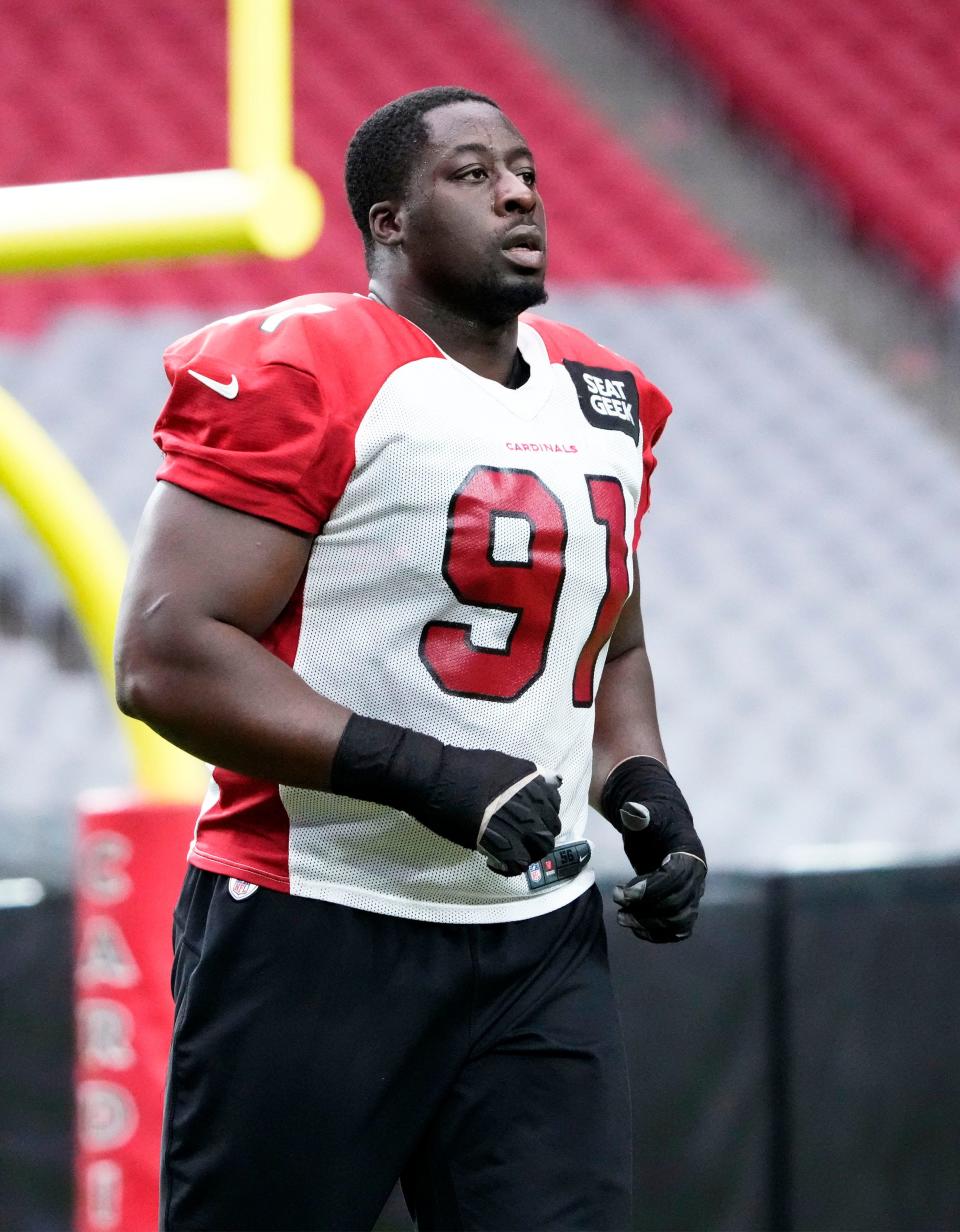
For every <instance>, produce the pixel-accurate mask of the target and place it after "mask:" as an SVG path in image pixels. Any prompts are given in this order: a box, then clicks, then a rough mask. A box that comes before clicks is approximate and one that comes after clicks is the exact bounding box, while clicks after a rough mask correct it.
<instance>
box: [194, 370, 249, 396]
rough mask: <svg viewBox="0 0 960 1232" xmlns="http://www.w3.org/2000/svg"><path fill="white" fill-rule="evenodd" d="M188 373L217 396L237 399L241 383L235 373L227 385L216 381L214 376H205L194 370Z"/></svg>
mask: <svg viewBox="0 0 960 1232" xmlns="http://www.w3.org/2000/svg"><path fill="white" fill-rule="evenodd" d="M187 371H188V372H189V373H190V375H191V376H195V377H196V378H197V380H198V381H199V382H200V383H201V385H206V386H207V388H208V389H212V390H213V392H214V393H215V394H222V395H223V396H224V397H225V398H235V397H236V396H237V394H238V393H239V392H240V382H239V381H238V380H237V374H236V373H235V372H233V373H231V375H230V380H229V382H228V383H227V384H226V385H225V384H224V383H223V381H215V380H214V379H213V377H212V376H204V375H203V373H202V372H194V370H193V369H192V368H188V369H187Z"/></svg>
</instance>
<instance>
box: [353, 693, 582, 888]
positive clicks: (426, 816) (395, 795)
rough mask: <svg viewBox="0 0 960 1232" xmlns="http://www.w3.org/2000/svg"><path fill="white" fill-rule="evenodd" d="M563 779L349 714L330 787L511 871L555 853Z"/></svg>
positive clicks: (498, 755)
mask: <svg viewBox="0 0 960 1232" xmlns="http://www.w3.org/2000/svg"><path fill="white" fill-rule="evenodd" d="M559 786H560V779H559V778H558V777H557V776H550V777H549V778H545V777H544V776H543V775H542V774H541V773H540V771H539V770H538V769H537V767H536V766H535V765H534V763H533V762H532V761H527V760H526V759H524V758H521V757H511V756H509V755H508V754H507V753H498V752H496V751H495V750H493V749H461V748H457V747H456V746H455V745H450V744H443V743H441V742H440V741H439V740H436V739H434V737H433V736H425V735H423V733H421V732H415V731H411V730H410V729H409V728H406V727H398V726H396V725H395V724H393V723H383V722H381V721H380V720H379V719H367V718H364V717H363V716H362V715H358V714H355V715H353V716H351V718H350V720H349V722H348V723H347V726H346V728H345V729H344V732H343V736H342V737H341V740H340V744H339V746H338V748H337V752H336V755H335V757H334V760H333V766H332V768H331V773H330V790H331V791H333V792H336V793H337V795H341V796H352V797H353V798H354V799H355V800H369V801H370V802H371V803H373V804H385V805H387V806H389V807H390V808H396V809H402V810H403V811H404V812H405V813H409V814H410V816H411V817H415V818H416V820H417V821H419V822H422V824H423V825H425V826H426V827H427V829H429V830H432V831H433V832H434V834H439V835H440V836H441V837H443V838H446V839H449V840H450V841H451V842H452V843H457V844H458V845H459V846H461V847H466V848H467V849H468V850H470V851H481V852H482V853H483V854H484V855H485V856H486V857H487V865H488V866H489V867H490V868H491V869H492V870H493V871H494V872H495V873H501V874H502V875H503V876H505V877H516V876H517V875H518V874H520V873H522V872H523V871H524V869H525V868H526V867H527V866H528V865H529V864H532V863H533V862H534V861H535V860H540V859H542V858H543V857H544V856H545V855H549V854H550V852H551V851H553V844H554V840H555V838H556V837H557V835H558V834H559V833H560V792H559V790H558V788H559Z"/></svg>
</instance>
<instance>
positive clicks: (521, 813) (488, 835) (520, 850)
mask: <svg viewBox="0 0 960 1232" xmlns="http://www.w3.org/2000/svg"><path fill="white" fill-rule="evenodd" d="M562 781H563V780H562V779H561V778H560V776H559V775H558V774H552V775H550V776H549V777H547V778H544V776H543V775H542V774H540V773H538V774H537V776H536V778H533V779H531V780H530V781H529V782H527V783H526V784H525V785H524V786H519V787H518V790H517V791H516V792H515V793H514V794H513V795H511V796H510V797H509V798H508V799H507V800H505V801H503V803H501V804H500V805H499V807H498V808H497V809H496V811H495V812H494V813H493V815H492V816H491V817H490V820H489V821H488V822H487V824H486V826H485V827H484V829H483V833H482V834H481V836H480V840H479V843H478V847H479V848H480V850H481V851H482V852H484V854H485V855H486V857H487V867H488V868H490V869H492V870H493V871H494V872H495V873H500V874H502V875H503V876H504V877H516V876H518V875H519V874H520V873H522V872H523V871H524V869H525V868H527V866H528V865H530V864H532V863H533V862H534V861H535V860H542V859H543V857H544V856H547V855H549V854H550V852H551V851H553V844H554V840H555V839H556V837H557V835H558V834H559V833H560V784H561V782H562ZM521 782H522V780H521Z"/></svg>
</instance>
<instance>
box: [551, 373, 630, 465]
mask: <svg viewBox="0 0 960 1232" xmlns="http://www.w3.org/2000/svg"><path fill="white" fill-rule="evenodd" d="M563 366H564V368H566V370H567V371H568V372H569V373H570V379H571V380H572V381H573V384H574V388H575V389H576V391H577V397H578V398H579V399H580V409H581V411H583V414H584V417H585V418H586V420H587V422H588V423H591V424H593V426H594V427H595V428H611V429H612V430H613V431H614V432H625V433H626V434H627V436H629V437H630V439H631V440H632V441H633V443H634V445H639V444H640V396H639V394H638V392H637V381H636V378H635V377H634V375H633V373H632V372H623V371H618V370H617V369H616V368H592V367H591V368H588V367H587V366H586V364H578V363H577V362H576V360H573V359H565V360H564V361H563Z"/></svg>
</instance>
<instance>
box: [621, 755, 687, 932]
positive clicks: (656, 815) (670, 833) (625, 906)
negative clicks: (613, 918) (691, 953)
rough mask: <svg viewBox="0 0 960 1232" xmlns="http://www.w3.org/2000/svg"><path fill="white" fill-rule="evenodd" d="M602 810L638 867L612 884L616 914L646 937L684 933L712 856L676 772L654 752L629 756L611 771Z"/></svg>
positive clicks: (633, 862)
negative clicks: (619, 883) (633, 874)
mask: <svg viewBox="0 0 960 1232" xmlns="http://www.w3.org/2000/svg"><path fill="white" fill-rule="evenodd" d="M600 811H601V812H602V813H603V815H604V817H606V819H607V821H609V822H610V823H611V824H612V825H613V826H615V827H616V828H617V829H618V830H619V831H620V833H621V834H622V835H623V849H624V851H625V852H626V854H627V858H628V859H629V861H630V863H631V864H632V865H633V868H634V871H635V872H636V873H637V874H638V875H637V876H636V877H634V879H633V880H632V881H629V882H627V884H626V885H623V886H617V887H616V889H615V890H614V893H613V901H614V902H615V903H616V904H617V906H618V907H619V909H620V910H619V911H618V912H617V920H618V921H619V923H620V924H622V925H623V926H624V927H625V928H632V929H633V931H634V933H635V934H636V935H637V936H638V937H641V938H643V940H644V941H654V942H663V941H684V940H685V939H686V938H687V937H689V936H690V934H691V932H692V931H693V926H694V924H695V923H696V919H697V915H698V913H699V904H700V898H701V896H702V894H703V883H704V881H705V880H706V876H707V862H706V857H705V855H704V850H703V844H702V843H701V842H700V837H699V835H698V834H697V832H696V830H695V829H694V825H693V817H692V816H691V813H690V809H689V807H688V806H687V802H686V800H684V798H683V793H682V792H681V791H680V788H679V787H678V786H677V784H676V781H675V779H674V777H673V775H672V774H671V773H670V771H669V770H668V769H667V767H666V766H665V765H663V763H662V762H659V761H657V760H656V758H654V757H630V758H628V759H627V760H626V761H623V762H621V763H620V765H618V766H615V767H614V769H613V770H612V771H611V773H610V775H609V777H608V778H607V781H606V783H605V784H604V787H603V793H602V795H601V798H600Z"/></svg>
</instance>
